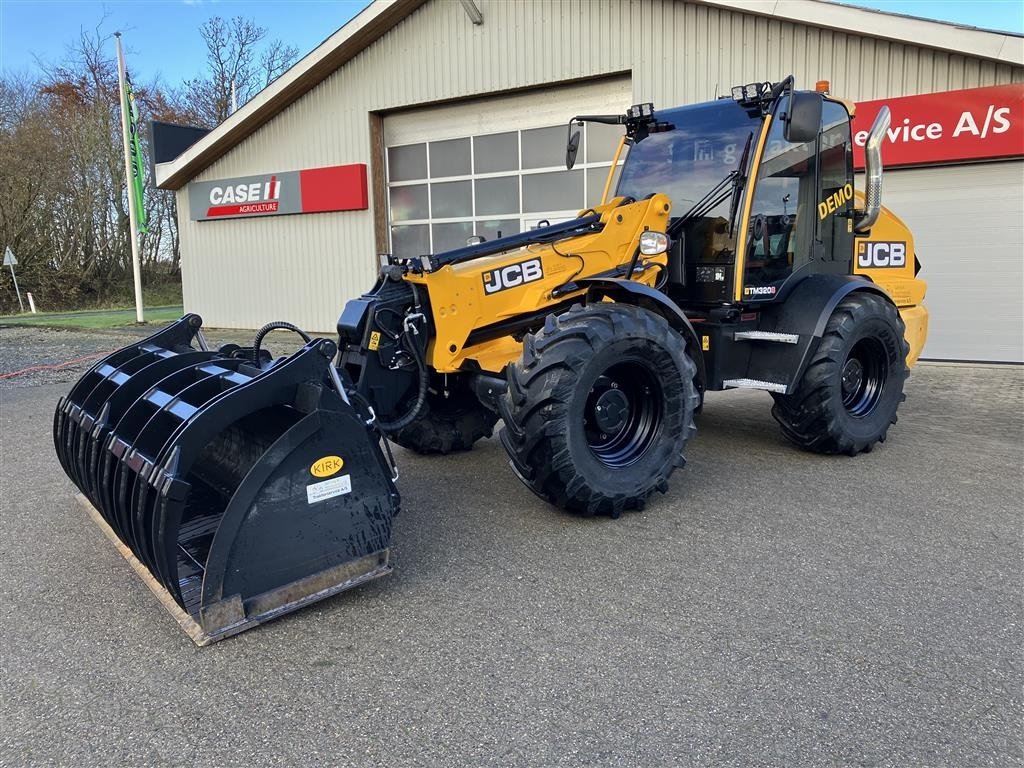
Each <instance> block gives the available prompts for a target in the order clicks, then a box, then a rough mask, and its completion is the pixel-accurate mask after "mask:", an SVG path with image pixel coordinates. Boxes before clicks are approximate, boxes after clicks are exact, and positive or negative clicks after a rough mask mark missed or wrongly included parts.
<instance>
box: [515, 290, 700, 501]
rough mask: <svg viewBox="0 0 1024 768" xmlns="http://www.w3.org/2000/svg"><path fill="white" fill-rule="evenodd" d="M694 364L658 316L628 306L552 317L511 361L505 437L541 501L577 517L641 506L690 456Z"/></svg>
mask: <svg viewBox="0 0 1024 768" xmlns="http://www.w3.org/2000/svg"><path fill="white" fill-rule="evenodd" d="M695 370H696V369H695V366H694V363H693V361H692V360H691V359H690V357H689V355H688V354H687V352H686V344H685V342H684V340H683V338H682V337H681V336H680V335H679V334H678V333H676V332H675V331H674V330H673V329H672V328H671V326H669V324H668V323H667V322H666V321H665V319H664V318H662V317H660V316H659V315H656V314H654V313H653V312H649V311H647V310H645V309H640V308H638V307H634V306H631V305H627V304H613V303H600V304H592V305H589V306H586V307H581V306H578V305H577V306H574V307H572V308H571V309H570V310H569V311H568V312H566V313H564V314H561V315H557V316H556V315H549V316H548V318H547V320H546V322H545V324H544V328H543V330H541V331H540V332H539V333H537V334H536V335H528V336H527V337H526V338H525V340H524V343H523V353H522V357H521V359H520V361H519V362H518V363H513V364H511V365H509V366H508V372H507V376H508V384H509V387H508V391H507V392H506V393H505V394H504V395H503V396H502V399H501V400H500V402H499V406H500V410H501V415H502V419H503V420H504V422H505V425H504V428H503V429H502V430H501V432H500V437H501V442H502V444H503V445H504V446H505V449H506V450H507V451H508V455H509V457H510V458H511V464H512V467H513V469H514V470H515V472H516V474H517V475H519V478H520V479H521V480H522V481H523V482H524V483H525V484H526V485H527V487H529V488H530V489H531V490H532V491H533V492H534V493H536V494H537V495H538V496H540V497H541V498H542V499H544V500H546V501H548V502H550V503H552V504H554V505H556V506H558V507H561V508H562V509H566V510H568V511H570V512H574V513H577V514H582V515H596V514H602V515H610V516H611V517H618V516H619V515H620V514H621V513H622V511H623V510H626V509H642V508H643V507H644V505H645V504H646V502H647V500H648V498H649V497H650V496H651V494H653V493H654V491H661V492H662V493H664V492H665V491H667V490H668V479H669V476H670V475H671V474H672V472H673V471H675V469H676V468H678V467H682V466H683V465H684V464H685V463H686V460H685V458H684V457H683V450H684V448H685V447H686V443H687V442H688V441H689V439H690V438H691V437H692V436H693V434H694V432H695V431H696V427H695V426H694V421H693V416H694V411H695V409H696V407H697V392H696V387H695V386H694V381H693V378H694V373H695Z"/></svg>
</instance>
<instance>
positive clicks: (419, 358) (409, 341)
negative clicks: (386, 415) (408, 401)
mask: <svg viewBox="0 0 1024 768" xmlns="http://www.w3.org/2000/svg"><path fill="white" fill-rule="evenodd" d="M402 344H403V345H404V346H405V348H406V349H407V350H408V351H409V354H411V355H412V357H413V360H415V361H416V367H417V369H419V373H420V383H419V390H418V391H417V393H416V402H415V403H413V405H412V408H410V409H409V410H408V412H407V413H406V414H405V415H404V416H402V418H400V419H396V420H395V421H381V419H380V417H378V418H377V426H378V427H380V428H381V429H382V430H384V431H385V432H397V431H398V430H400V429H402V427H407V426H409V425H410V424H412V423H413V421H415V420H416V417H417V416H419V415H420V411H421V410H423V404H424V403H425V402H426V401H427V389H428V387H429V385H430V374H429V373H428V371H427V363H426V361H425V360H424V359H423V353H422V351H421V350H420V348H419V345H418V344H417V343H416V340H415V339H413V338H412V336H411V335H410V334H409V332H408V331H406V332H405V333H404V334H403V335H402Z"/></svg>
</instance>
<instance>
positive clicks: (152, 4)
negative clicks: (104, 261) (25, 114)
mask: <svg viewBox="0 0 1024 768" xmlns="http://www.w3.org/2000/svg"><path fill="white" fill-rule="evenodd" d="M367 1H368V0H291V1H290V2H284V1H281V2H273V1H271V0H245V1H244V2H238V1H236V0H131V1H129V0H120V1H117V0H106V1H105V2H95V1H94V0H78V1H77V2H68V0H0V69H2V70H5V71H11V70H13V71H20V72H31V71H33V70H35V69H36V61H37V60H40V59H41V60H42V61H44V62H51V63H53V62H58V61H59V60H60V59H61V57H62V56H63V54H64V50H65V46H66V45H67V43H68V41H70V40H73V39H74V38H76V37H77V36H78V34H79V32H80V30H81V29H83V28H85V29H93V28H95V27H96V25H97V24H98V23H99V22H100V21H101V20H102V19H103V18H104V15H105V14H106V16H107V18H106V21H105V22H104V24H103V30H104V31H105V32H108V33H110V32H113V31H115V30H117V29H120V30H121V31H122V32H123V33H124V41H125V45H126V48H127V57H128V66H129V69H131V70H132V72H133V74H134V76H135V78H136V80H137V81H145V80H148V79H150V78H152V77H154V76H157V75H160V76H161V77H162V78H163V79H164V80H165V81H167V82H176V81H179V80H181V79H184V78H187V77H191V76H193V75H196V74H198V73H199V71H200V69H201V67H202V63H203V55H204V51H203V47H202V43H201V41H200V39H199V35H198V33H197V31H196V30H197V28H198V27H199V25H200V24H202V23H203V21H205V20H206V19H207V18H209V17H210V16H215V15H220V16H235V15H243V16H246V17H249V18H252V19H254V20H255V21H256V23H258V24H260V25H261V26H264V27H267V28H268V29H269V30H270V37H279V38H281V39H282V40H284V41H285V42H286V43H288V44H291V45H294V46H296V47H297V48H298V49H299V51H300V53H301V54H305V53H307V52H309V51H310V50H312V49H313V48H314V47H315V46H316V45H317V44H318V43H320V42H321V41H323V40H324V39H325V38H326V37H328V36H329V35H330V34H331V33H333V32H334V31H335V30H336V29H337V28H338V27H340V26H341V25H342V24H344V23H345V22H346V21H348V20H349V19H350V18H352V17H353V16H354V15H355V14H356V13H358V12H359V11H360V10H361V9H362V8H363V7H364V6H365V5H366V3H367ZM451 1H452V2H454V0H451ZM509 1H510V2H511V1H513V0H509ZM594 2H599V0H594ZM850 4H855V5H862V6H866V7H872V8H877V9H879V10H885V11H892V12H894V13H904V14H910V15H914V16H923V17H927V18H937V19H942V20H946V21H954V22H959V23H963V24H971V25H974V26H979V27H987V28H991V29H1004V30H1009V31H1011V32H1017V33H1024V2H1021V0H974V1H973V2H972V1H971V0H966V1H961V0H873V1H872V0H865V1H864V2H860V1H858V2H856V3H850Z"/></svg>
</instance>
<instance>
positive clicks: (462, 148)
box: [384, 78, 631, 256]
mask: <svg viewBox="0 0 1024 768" xmlns="http://www.w3.org/2000/svg"><path fill="white" fill-rule="evenodd" d="M630 100H631V85H630V80H629V79H628V78H615V79H612V80H602V81H600V82H595V83H588V84H586V85H572V86H561V87H552V88H546V89H544V90H542V91H530V92H529V93H521V94H512V95H508V96H500V97H496V98H489V99H479V100H474V101H467V102H459V103H457V104H447V105H442V106H435V107H427V108H424V109H417V110H410V111H403V112H400V113H395V114H392V115H388V116H386V117H385V118H384V144H385V147H386V148H387V153H386V154H387V186H388V206H389V220H390V225H391V250H392V253H394V254H395V255H396V256H416V255H419V254H424V253H438V252H441V251H445V250H450V249H452V248H459V247H462V246H464V245H465V244H466V240H467V238H469V237H471V236H473V235H482V236H484V237H486V238H487V239H488V240H492V239H494V238H495V237H498V236H503V235H511V234H515V233H517V232H521V231H524V230H526V229H530V228H532V227H536V226H537V225H538V223H540V222H543V221H545V220H546V221H548V222H550V223H552V224H554V223H556V222H559V221H564V220H566V219H569V218H572V217H574V216H575V215H576V214H577V212H578V211H580V210H582V209H584V208H586V207H588V206H591V205H596V204H598V203H599V202H600V201H601V193H602V191H603V189H604V185H605V180H606V178H607V175H608V171H609V168H610V167H611V161H612V158H613V156H614V153H615V149H616V147H617V146H618V142H619V139H620V138H621V136H622V126H617V125H616V126H606V125H599V124H592V123H588V124H587V125H586V126H585V127H584V128H583V135H582V140H581V144H580V149H579V154H578V155H577V161H576V165H575V167H574V168H573V169H572V170H571V171H567V170H566V169H565V146H566V136H567V127H566V126H567V123H568V121H569V118H571V117H572V116H573V115H577V114H621V113H623V112H625V110H626V108H627V107H628V106H629V105H630Z"/></svg>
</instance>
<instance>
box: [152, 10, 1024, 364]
mask: <svg viewBox="0 0 1024 768" xmlns="http://www.w3.org/2000/svg"><path fill="white" fill-rule="evenodd" d="M787 74H793V75H795V77H796V81H797V85H798V87H805V88H812V87H814V84H815V82H816V81H819V80H827V81H829V82H830V84H831V90H832V92H833V93H835V94H838V95H841V96H843V97H844V98H846V99H849V100H851V101H855V102H868V101H870V102H872V104H873V103H874V101H876V100H887V99H893V100H898V99H900V98H901V97H913V96H917V95H919V94H942V93H946V92H951V91H964V90H970V91H972V92H974V89H992V88H994V87H996V86H1012V87H1011V88H1009V89H1001V90H1000V89H996V90H994V91H989V90H986V91H984V92H980V91H978V92H977V93H978V94H979V99H980V101H979V108H980V109H981V112H980V113H979V114H978V115H977V117H976V118H972V119H973V120H974V122H976V123H977V125H975V126H974V128H973V129H971V127H970V126H967V127H966V128H964V127H961V126H955V125H949V126H944V127H941V128H940V129H934V130H935V131H936V132H945V134H946V136H945V138H951V136H950V134H951V133H952V132H954V131H955V130H956V128H957V127H961V131H960V133H961V135H962V136H963V138H964V139H967V140H970V139H971V138H972V137H971V136H968V135H967V133H969V132H970V131H971V130H973V131H974V135H973V143H974V144H975V145H979V146H981V147H982V148H981V149H980V150H977V149H975V150H969V151H967V152H966V154H967V155H969V156H968V157H963V156H960V155H958V154H957V153H958V152H959V151H960V150H959V149H958V147H959V146H966V144H968V143H970V142H969V141H964V142H953V143H952V147H953V148H952V150H949V147H946V150H947V152H946V154H949V152H952V156H951V157H945V158H943V156H942V152H941V151H940V152H939V153H938V159H934V158H930V157H928V156H927V154H926V155H925V156H924V158H925V159H923V160H922V159H921V158H920V157H912V158H911V162H909V163H906V164H905V165H902V166H900V167H893V166H891V165H890V167H889V170H888V171H887V173H886V177H885V195H884V203H885V204H886V205H887V206H888V207H890V208H891V209H893V210H894V211H895V212H896V213H897V214H898V215H900V216H901V217H902V218H903V219H904V220H905V221H906V222H907V224H908V225H909V226H910V227H911V228H912V230H913V231H914V234H915V238H916V243H917V248H918V252H919V254H920V259H921V262H922V264H923V271H922V277H924V278H925V279H926V280H927V281H928V282H929V285H930V288H929V294H928V297H927V298H926V303H927V304H928V306H929V308H930V310H931V312H932V329H931V335H930V339H929V342H928V346H927V347H926V348H925V357H926V358H933V359H956V360H996V361H1021V360H1022V359H1024V353H1022V347H1024V336H1022V333H1024V330H1022V329H1024V318H1022V306H1024V301H1022V296H1021V291H1022V289H1021V286H1022V284H1024V268H1022V262H1024V258H1022V254H1024V216H1022V211H1024V192H1022V190H1024V160H1022V157H1024V146H1020V145H1021V144H1024V139H1022V138H1021V137H1024V117H1022V115H1021V114H1020V112H1021V109H1022V101H1024V39H1022V38H1020V37H1017V36H1013V35H1004V34H1001V33H994V32H987V31H982V30H974V29H968V28H960V27H954V26H952V25H946V24H939V23H936V22H929V21H922V20H917V19H909V18H907V17H901V16H894V15H890V14H882V13H877V12H874V11H866V10H861V9H856V8H850V7H847V6H839V5H833V4H831V3H826V2H818V1H817V0H787V1H786V2H779V3H759V2H753V0H750V1H743V0H740V1H739V2H717V1H716V2H711V1H708V0H704V1H701V2H691V1H690V0H593V1H592V2H588V1H587V0H531V1H530V2H510V1H508V0H473V2H469V0H466V1H465V2H462V1H458V0H426V1H424V0H375V2H373V3H372V4H371V5H370V6H368V7H367V9H366V10H364V11H363V12H362V13H361V14H360V15H359V16H357V17H356V18H355V19H353V20H352V21H351V22H349V23H348V24H346V25H345V26H344V27H343V28H342V29H340V30H338V31H337V32H336V33H335V34H334V35H332V36H331V37H330V38H328V39H327V40H326V41H325V42H324V43H323V44H322V45H321V46H319V47H318V48H317V49H315V50H314V51H313V52H312V53H310V54H309V55H308V56H306V57H305V58H304V59H302V60H301V61H300V62H298V63H297V64H296V65H295V66H294V67H293V68H292V69H291V70H289V72H287V73H285V74H284V75H283V76H282V77H281V78H279V80H277V81H275V83H273V84H272V85H271V86H270V87H268V88H267V89H266V90H265V91H263V92H262V93H260V94H258V95H257V96H256V97H255V98H254V99H253V100H252V101H250V102H249V103H248V104H246V105H245V106H243V107H242V108H241V109H239V110H238V112H236V113H235V114H234V115H232V116H231V117H230V118H228V120H226V121H225V122H224V123H222V124H221V125H220V126H218V127H217V128H215V129H214V130H213V131H211V132H210V133H209V134H207V135H206V136H205V137H203V138H202V139H200V140H199V141H198V142H196V143H195V144H194V145H192V146H191V147H190V148H189V149H187V150H186V151H185V152H184V153H182V154H181V155H180V156H178V157H177V158H175V159H174V160H172V161H170V162H167V163H162V164H160V165H158V166H157V168H156V175H157V181H158V184H159V185H160V186H162V187H165V188H170V189H175V190H177V202H178V212H179V214H178V215H179V228H180V242H181V263H182V275H183V289H184V300H185V306H186V310H187V311H192V312H198V313H200V314H201V315H203V317H204V319H205V321H206V323H207V325H210V326H215V327H232V328H255V327H259V326H260V325H262V324H263V323H264V322H267V321H268V320H271V319H286V320H290V321H291V322H294V323H296V324H298V325H300V326H302V327H304V328H307V329H309V330H311V331H319V332H328V331H330V330H331V329H332V328H333V327H334V323H335V321H336V319H337V316H338V314H339V312H340V310H341V308H342V306H343V304H344V302H345V301H346V300H347V299H349V298H351V297H353V296H357V295H359V294H360V293H362V292H363V291H365V290H367V289H368V288H369V287H370V286H371V285H372V283H373V280H374V278H375V275H376V271H377V264H378V259H377V254H378V253H383V252H394V253H398V254H403V253H425V252H429V251H439V250H443V249H445V248H448V247H454V246H458V245H461V244H464V243H465V240H466V238H467V237H468V236H470V235H473V234H481V235H485V236H487V237H489V238H490V237H493V236H495V235H497V234H498V233H502V234H511V233H512V232H514V231H520V230H522V229H525V228H528V227H531V226H536V224H537V223H538V222H540V221H543V220H548V221H551V222H554V221H557V220H558V219H560V218H569V217H571V216H572V215H574V214H575V213H576V212H577V211H578V210H580V209H582V208H585V207H586V206H587V205H589V204H593V203H595V202H598V201H599V200H600V197H601V192H602V191H603V187H604V183H605V179H606V176H607V173H608V170H609V168H610V165H611V161H612V154H613V151H614V148H615V143H616V141H617V134H616V132H614V131H610V130H608V129H607V128H604V129H603V128H602V127H601V126H596V127H595V126H593V125H589V124H588V126H587V132H586V133H585V134H584V136H583V142H582V145H581V149H580V154H579V162H578V163H577V165H576V167H575V168H574V169H573V170H572V171H566V170H565V167H564V155H565V137H566V123H567V121H568V119H569V118H570V117H572V116H573V115H575V114H588V113H591V114H592V113H608V112H622V111H624V109H625V108H626V107H627V106H629V105H630V104H634V103H639V102H646V101H652V102H654V104H655V106H656V107H658V106H664V107H668V106H676V105H681V104H688V103H693V102H699V101H706V100H709V99H714V98H716V97H718V96H721V95H723V94H728V93H729V91H730V88H731V87H732V86H734V85H737V84H742V83H748V82H751V81H756V80H779V79H781V78H782V77H784V76H785V75H787ZM987 95H991V99H997V101H996V102H993V103H992V104H991V105H990V106H994V109H1000V108H1002V106H1003V105H1002V102H1001V101H998V99H1003V100H1006V99H1009V104H1008V105H1007V106H1006V108H1007V109H1008V110H1009V111H1008V112H1006V113H1000V112H997V111H993V110H989V114H988V118H989V119H988V120H987V121H986V120H985V111H984V106H985V104H984V98H982V96H987ZM933 98H938V99H940V100H941V99H942V97H941V96H938V97H933ZM929 103H931V102H925V103H922V104H919V105H917V106H916V107H915V106H914V104H909V105H908V109H909V110H910V111H909V112H908V114H913V115H914V119H915V120H917V117H916V113H914V111H913V110H914V109H915V108H916V109H918V110H919V111H920V110H922V109H923V110H925V113H927V110H928V109H929V107H928V104H929ZM875 111H877V109H875ZM1000 115H1002V116H1003V117H1005V119H1006V120H1007V121H1008V124H1009V125H1010V127H1009V128H1008V129H1007V130H1006V131H1004V132H1003V133H1002V134H1000V135H998V136H995V133H994V132H995V130H996V128H997V127H999V126H1002V123H1000V122H998V120H996V119H995V118H997V117H998V116H1000ZM873 117H874V114H873V113H872V114H870V115H867V116H866V117H862V118H861V122H863V123H866V124H865V125H861V122H855V127H854V130H855V131H857V130H858V129H859V128H861V127H863V128H865V129H866V128H867V127H869V125H870V121H871V119H873ZM894 118H897V119H898V118H899V113H897V111H896V110H895V109H894ZM925 118H928V116H927V114H925ZM897 119H894V127H899V126H902V125H903V123H902V122H897ZM928 120H930V119H926V121H925V122H924V123H923V125H922V127H920V129H919V131H918V133H917V134H916V135H918V136H920V137H921V139H920V141H923V142H927V141H929V140H930V139H929V136H928V134H927V131H928V127H927V126H928V125H930V124H931V122H929V121H928ZM907 121H908V122H907V126H906V127H907V129H908V133H907V134H906V141H905V142H904V143H906V144H907V145H908V146H910V145H913V143H914V141H915V140H916V139H915V136H914V135H912V134H911V133H910V132H909V131H910V130H911V129H912V128H913V127H914V125H916V122H915V124H914V125H911V124H910V117H908V118H907ZM954 122H956V120H955V119H954ZM983 123H984V130H985V133H986V134H988V133H989V132H992V133H993V136H992V138H995V139H998V140H999V143H1000V147H999V149H998V152H993V153H991V154H992V156H985V155H986V154H989V152H988V150H987V149H985V147H987V146H988V144H987V143H986V141H987V140H988V139H989V138H990V137H989V136H988V135H986V136H985V137H984V138H983V137H982V136H981V131H982V124H983ZM1005 134H1008V135H1005ZM958 138H960V137H959V136H958ZM1015 142H1016V143H1015ZM936 143H938V142H936ZM947 143H949V142H947ZM893 152H896V150H893ZM888 153H889V148H888V147H887V148H886V149H885V150H884V153H883V157H887V156H888ZM979 153H980V156H979ZM962 154H963V153H962V152H961V155H962ZM911 155H913V152H911ZM339 166H341V167H342V168H338V167H339ZM361 169H362V170H361ZM361 173H362V174H364V175H363V176H362V177H361V176H360V174H361ZM360 178H364V179H365V181H364V182H362V183H363V186H362V188H361V189H362V192H361V193H360V186H359V184H360V181H359V179H360ZM228 190H231V191H230V192H229V191H228ZM296 190H301V191H300V192H297V191H296ZM275 191H276V192H277V195H278V196H277V197H276V198H275V197H274V193H275ZM225 198H228V199H227V200H225ZM287 214H290V215H287Z"/></svg>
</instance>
